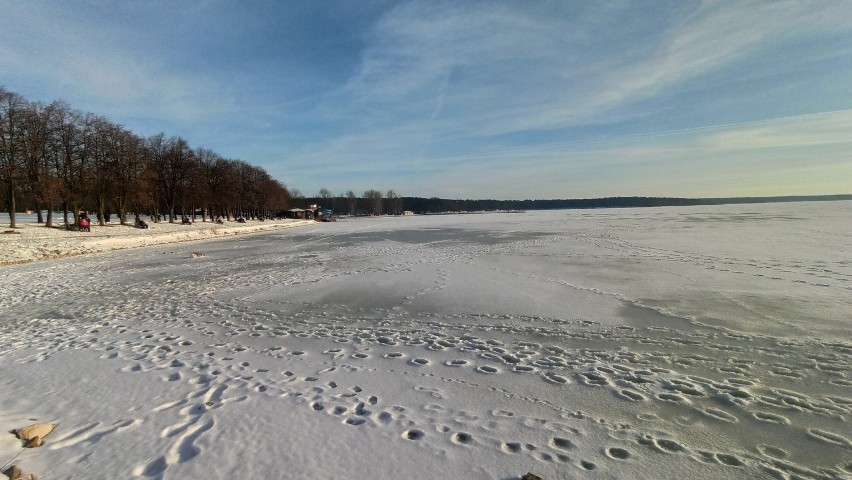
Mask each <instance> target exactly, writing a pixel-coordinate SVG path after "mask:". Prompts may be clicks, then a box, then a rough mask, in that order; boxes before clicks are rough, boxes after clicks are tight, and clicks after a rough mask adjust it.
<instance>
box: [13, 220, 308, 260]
mask: <svg viewBox="0 0 852 480" xmlns="http://www.w3.org/2000/svg"><path fill="white" fill-rule="evenodd" d="M315 223H316V222H315V221H313V220H293V219H287V220H266V221H258V220H246V222H245V223H237V222H225V223H224V224H216V223H214V222H195V223H192V224H190V225H184V224H181V223H169V222H160V223H149V225H150V227H149V228H148V229H140V228H136V227H133V226H132V225H121V224H118V223H110V224H107V225H105V226H99V225H93V226H92V231H91V232H76V231H70V230H65V229H64V228H62V227H61V226H54V227H46V226H45V225H44V224H40V223H33V222H26V223H19V224H18V226H17V227H15V228H14V229H11V228H8V227H6V228H4V229H3V230H2V233H0V248H2V250H3V252H4V254H3V258H2V260H0V267H6V266H12V265H21V264H26V263H32V262H39V261H45V260H56V259H61V258H68V257H75V256H79V255H88V254H92V253H101V252H108V251H113V250H125V249H129V248H138V247H147V246H154V245H164V244H170V243H183V242H193V241H198V240H207V239H211V238H219V237H224V236H230V235H244V234H249V233H257V232H265V231H272V230H282V229H287V228H293V227H300V226H305V225H311V224H315Z"/></svg>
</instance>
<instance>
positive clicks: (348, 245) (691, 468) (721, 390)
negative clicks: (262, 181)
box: [0, 202, 852, 479]
mask: <svg viewBox="0 0 852 480" xmlns="http://www.w3.org/2000/svg"><path fill="white" fill-rule="evenodd" d="M850 208H852V202H825V203H817V202H814V203H796V204H760V205H730V206H713V207H689V208H654V209H623V210H593V211H556V212H528V213H526V214H520V213H517V214H476V215H456V216H428V217H405V218H387V217H382V218H369V219H351V220H345V221H340V222H337V223H330V224H314V225H309V226H302V227H300V228H295V229H288V230H283V231H270V232H263V233H258V234H255V235H245V236H235V237H229V238H226V239H212V240H204V241H198V242H190V243H178V244H167V245H158V246H149V247H144V248H134V249H128V250H118V251H111V252H105V253H99V254H96V255H86V256H77V257H73V258H65V259H56V260H49V261H41V262H35V263H28V264H21V265H10V266H6V267H3V268H2V269H1V270H0V273H2V276H0V292H1V293H0V426H2V429H3V431H9V430H12V429H14V428H20V427H22V426H25V425H28V424H31V423H35V422H58V423H59V424H60V425H59V427H58V428H57V429H56V430H55V431H54V432H52V433H51V435H50V436H49V437H48V438H47V439H46V440H45V445H44V446H42V447H40V448H35V449H27V450H26V451H24V450H23V449H22V448H21V443H20V442H21V441H20V440H18V439H16V438H15V437H14V435H11V434H8V435H4V436H0V462H2V463H6V462H7V461H8V460H12V459H13V460H14V461H12V462H11V463H14V464H16V465H19V466H21V467H22V469H23V470H24V471H25V472H35V473H37V474H38V475H39V476H40V477H48V478H52V479H66V478H69V479H70V478H143V479H144V478H159V479H162V478H203V479H218V478H223V479H224V478H235V477H239V478H370V479H399V478H465V479H519V478H520V476H521V475H523V474H525V473H526V472H533V473H535V474H536V475H538V476H540V477H541V478H544V479H560V478H584V479H586V478H591V479H595V478H620V479H624V478H627V479H630V478H636V479H639V478H642V479H644V478H691V479H694V478H706V479H711V478H712V479H715V478H732V479H733V478H736V479H740V478H778V479H794V478H814V479H837V478H848V477H849V476H850V475H852V430H851V429H850V427H849V423H848V421H847V420H848V418H849V416H850V414H852V378H850V372H852V342H850V338H849V331H850V330H849V327H850V312H852V243H850V239H852V220H850ZM4 248H6V245H5V244H4ZM15 455H17V457H15ZM5 467H6V466H4V468H5Z"/></svg>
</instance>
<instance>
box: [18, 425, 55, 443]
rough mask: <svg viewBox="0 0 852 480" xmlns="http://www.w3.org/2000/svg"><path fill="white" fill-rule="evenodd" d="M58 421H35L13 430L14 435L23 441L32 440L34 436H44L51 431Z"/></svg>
mask: <svg viewBox="0 0 852 480" xmlns="http://www.w3.org/2000/svg"><path fill="white" fill-rule="evenodd" d="M57 425H59V424H58V423H36V424H33V425H29V426H27V427H24V428H19V429H17V430H15V435H16V436H17V437H18V438H20V439H21V440H24V441H29V440H32V439H33V438H35V437H41V438H44V437H46V436H47V435H49V434H50V432H52V431H53V429H54V428H56V426H57Z"/></svg>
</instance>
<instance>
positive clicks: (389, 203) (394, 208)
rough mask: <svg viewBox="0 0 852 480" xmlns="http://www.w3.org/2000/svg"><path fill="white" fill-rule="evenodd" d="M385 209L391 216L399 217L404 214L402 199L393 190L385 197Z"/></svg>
mask: <svg viewBox="0 0 852 480" xmlns="http://www.w3.org/2000/svg"><path fill="white" fill-rule="evenodd" d="M385 207H386V208H387V210H388V213H389V214H391V215H399V214H400V213H402V197H400V196H399V195H397V193H396V192H394V191H393V190H388V193H387V194H386V195H385Z"/></svg>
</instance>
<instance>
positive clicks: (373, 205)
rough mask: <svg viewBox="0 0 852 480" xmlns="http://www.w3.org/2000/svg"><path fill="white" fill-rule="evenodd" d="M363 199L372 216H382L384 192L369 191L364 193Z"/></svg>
mask: <svg viewBox="0 0 852 480" xmlns="http://www.w3.org/2000/svg"><path fill="white" fill-rule="evenodd" d="M363 198H364V201H365V202H366V204H367V208H368V209H369V211H370V213H371V214H372V215H381V214H382V192H380V191H378V190H367V191H366V192H364V197H363Z"/></svg>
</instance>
